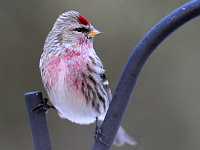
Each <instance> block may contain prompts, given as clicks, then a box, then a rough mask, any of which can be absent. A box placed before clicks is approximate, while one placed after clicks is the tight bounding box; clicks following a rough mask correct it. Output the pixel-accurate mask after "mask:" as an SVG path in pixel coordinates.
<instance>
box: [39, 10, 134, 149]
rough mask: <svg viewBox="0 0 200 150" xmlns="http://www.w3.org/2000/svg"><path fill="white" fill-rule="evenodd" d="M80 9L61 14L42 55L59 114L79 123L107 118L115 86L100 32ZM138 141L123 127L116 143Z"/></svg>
mask: <svg viewBox="0 0 200 150" xmlns="http://www.w3.org/2000/svg"><path fill="white" fill-rule="evenodd" d="M100 33H101V32H100V31H98V30H97V29H96V28H95V27H94V26H93V25H92V24H91V22H90V21H89V20H88V19H87V18H86V17H84V16H82V15H80V13H79V12H77V11H74V10H71V11H66V12H64V13H63V14H61V15H60V16H59V17H58V19H57V20H56V22H55V24H54V26H53V28H52V30H51V31H50V33H49V34H48V36H47V38H46V41H45V44H44V48H43V53H42V55H41V58H40V64H39V68H40V72H41V77H42V81H43V85H44V88H45V90H46V92H47V94H48V97H49V100H50V101H51V103H52V105H53V106H54V107H55V109H56V110H57V112H58V114H59V116H60V117H61V118H64V119H68V120H70V121H71V122H73V123H77V124H91V123H94V122H95V121H96V120H98V121H99V122H100V123H101V122H102V121H103V120H104V118H105V115H106V112H107V110H108V107H109V103H110V101H111V100H112V94H111V90H110V88H109V83H108V80H107V79H106V75H105V69H104V67H103V64H102V62H101V60H100V58H99V57H98V56H97V54H96V52H95V50H94V48H93V38H94V37H95V36H96V35H98V34H100ZM125 143H127V144H130V145H135V144H136V142H135V140H134V139H133V138H132V137H130V136H129V135H128V134H127V133H126V132H125V130H124V129H123V128H122V127H120V128H119V130H118V133H117V135H116V138H115V140H114V144H115V145H119V146H120V145H123V144H125Z"/></svg>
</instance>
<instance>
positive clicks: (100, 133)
mask: <svg viewBox="0 0 200 150" xmlns="http://www.w3.org/2000/svg"><path fill="white" fill-rule="evenodd" d="M103 137H105V135H104V134H103V131H102V129H101V126H100V125H99V124H98V118H96V128H95V140H96V141H98V142H100V143H102V144H103V145H106V146H108V144H107V143H106V142H105V141H104V140H103Z"/></svg>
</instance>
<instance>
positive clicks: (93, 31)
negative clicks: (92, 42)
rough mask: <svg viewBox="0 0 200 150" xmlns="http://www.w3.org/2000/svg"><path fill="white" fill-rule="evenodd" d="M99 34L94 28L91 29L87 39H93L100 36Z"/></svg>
mask: <svg viewBox="0 0 200 150" xmlns="http://www.w3.org/2000/svg"><path fill="white" fill-rule="evenodd" d="M100 33H101V32H100V31H99V30H97V29H95V28H92V30H91V31H90V32H89V33H88V37H89V38H93V37H95V36H96V35H98V34H100Z"/></svg>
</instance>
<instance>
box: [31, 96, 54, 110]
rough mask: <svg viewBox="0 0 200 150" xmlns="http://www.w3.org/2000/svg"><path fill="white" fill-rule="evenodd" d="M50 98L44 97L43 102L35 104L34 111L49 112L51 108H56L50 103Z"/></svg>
mask: <svg viewBox="0 0 200 150" xmlns="http://www.w3.org/2000/svg"><path fill="white" fill-rule="evenodd" d="M48 101H49V100H48V98H44V99H43V101H42V103H40V104H38V105H37V106H35V107H34V108H33V109H32V111H44V112H47V111H48V110H49V109H55V107H54V106H52V105H50V104H48Z"/></svg>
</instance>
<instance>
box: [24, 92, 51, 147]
mask: <svg viewBox="0 0 200 150" xmlns="http://www.w3.org/2000/svg"><path fill="white" fill-rule="evenodd" d="M25 101H26V107H27V111H28V117H29V123H30V127H31V131H32V138H33V145H34V150H51V142H50V138H49V131H48V127H47V121H46V114H45V112H44V111H33V108H34V107H36V106H38V105H39V104H41V103H42V102H43V98H42V93H41V92H38V91H34V92H28V93H25Z"/></svg>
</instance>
